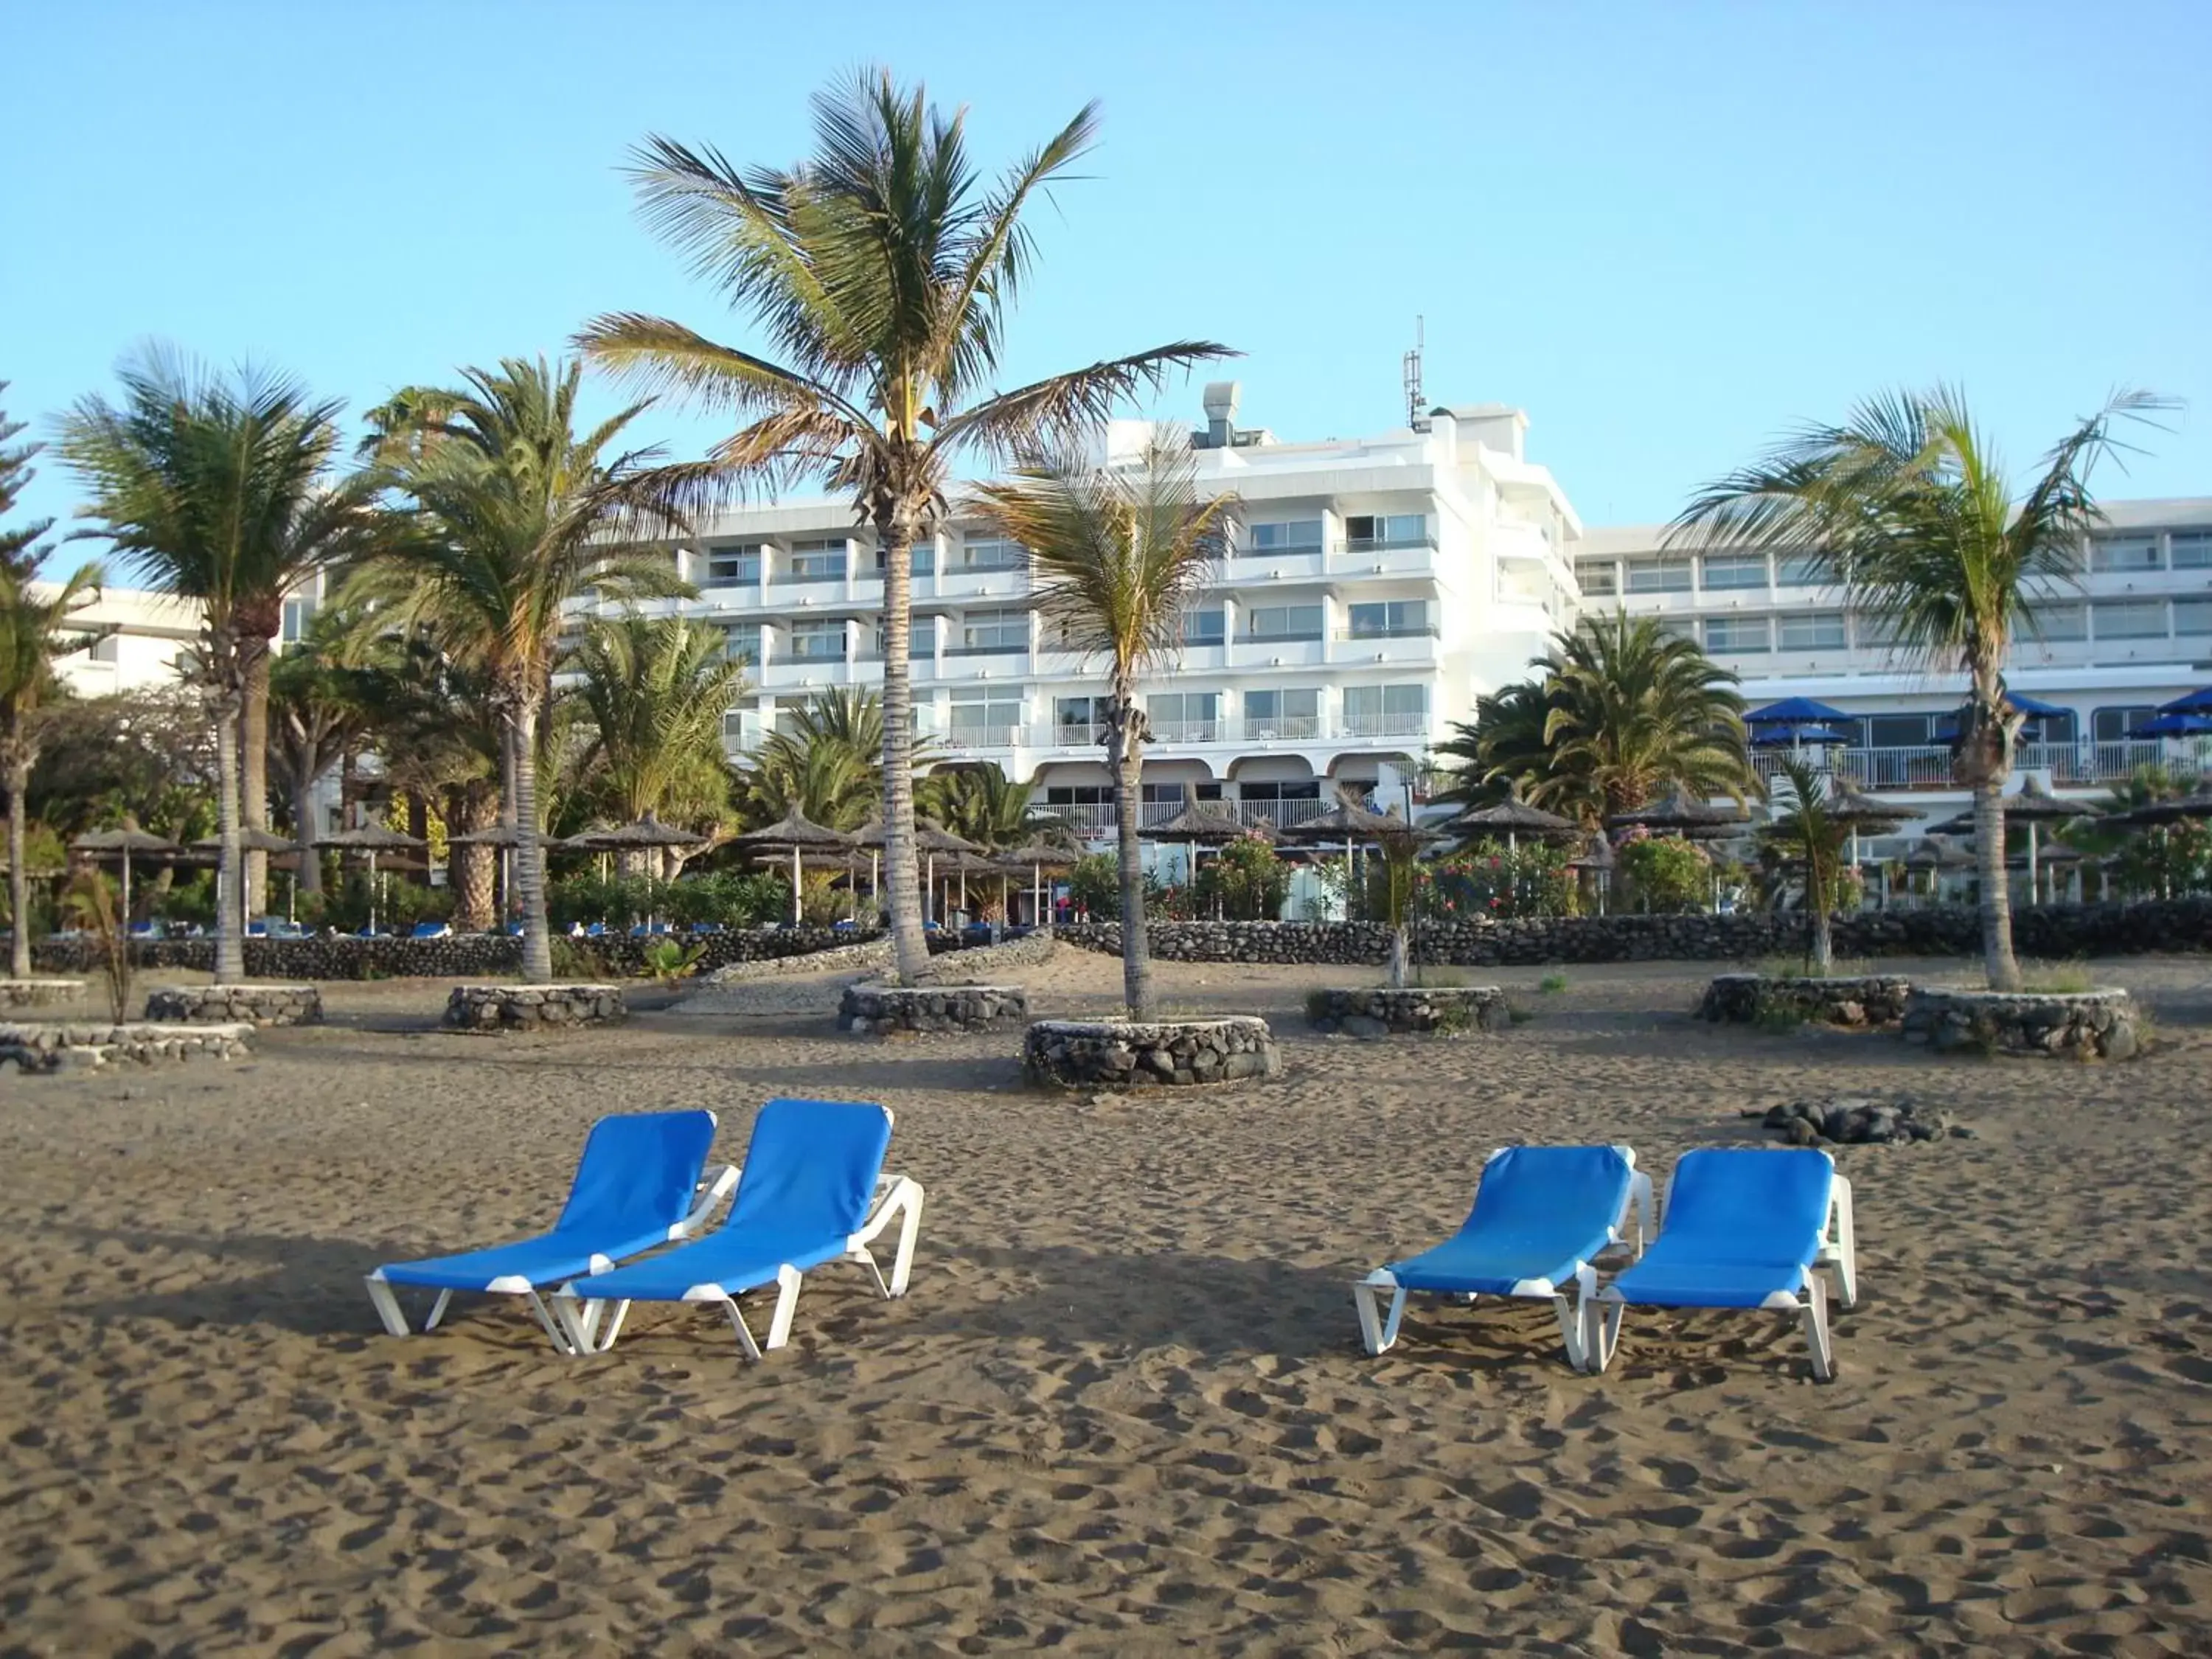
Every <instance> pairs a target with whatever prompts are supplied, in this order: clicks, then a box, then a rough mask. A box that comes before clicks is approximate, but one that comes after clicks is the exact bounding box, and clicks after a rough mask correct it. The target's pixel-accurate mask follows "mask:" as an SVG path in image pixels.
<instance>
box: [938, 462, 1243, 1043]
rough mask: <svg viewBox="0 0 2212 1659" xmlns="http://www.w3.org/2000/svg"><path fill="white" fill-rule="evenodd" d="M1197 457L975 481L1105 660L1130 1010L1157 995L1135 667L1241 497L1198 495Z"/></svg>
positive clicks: (1165, 642) (1139, 1010) (1053, 467)
mask: <svg viewBox="0 0 2212 1659" xmlns="http://www.w3.org/2000/svg"><path fill="white" fill-rule="evenodd" d="M1197 476H1198V465H1197V462H1196V461H1195V459H1194V458H1193V457H1192V455H1191V453H1190V451H1189V450H1188V448H1173V447H1170V445H1169V442H1168V441H1167V439H1166V438H1165V436H1164V435H1162V436H1161V437H1158V438H1156V439H1155V440H1154V441H1153V442H1152V445H1151V446H1150V447H1149V448H1148V449H1147V451H1146V455H1145V459H1144V462H1143V465H1141V467H1139V469H1137V470H1136V471H1127V472H1125V471H1108V470H1104V469H1101V468H1097V467H1093V466H1091V465H1087V464H1086V463H1085V462H1083V461H1081V460H1079V459H1073V458H1065V457H1064V458H1061V459H1056V460H1051V461H1048V462H1043V463H1041V464H1038V465H1030V466H1024V467H1022V468H1019V469H1018V470H1017V471H1016V472H1015V473H1014V475H1013V477H1011V478H1009V479H1007V480H1006V482H1004V483H994V484H986V485H984V486H982V487H981V489H978V491H977V492H976V498H975V512H976V514H977V516H978V517H980V518H981V520H983V522H984V523H985V524H987V525H988V526H991V527H992V528H993V529H994V530H996V531H997V532H999V533H1000V534H1001V535H1003V536H1006V537H1007V538H1009V539H1011V540H1013V541H1016V542H1018V543H1020V544H1022V545H1023V546H1024V547H1026V548H1028V549H1029V551H1030V570H1031V572H1032V574H1033V577H1034V580H1035V581H1036V602H1037V609H1038V610H1039V611H1041V612H1042V614H1043V615H1044V617H1046V619H1047V620H1048V621H1052V622H1057V623H1060V624H1061V625H1062V626H1063V628H1064V629H1066V637H1067V639H1068V640H1069V641H1070V643H1071V645H1072V647H1073V648H1074V649H1076V650H1078V651H1081V652H1084V653H1097V654H1099V655H1103V656H1104V657H1105V658H1106V659H1107V670H1106V687H1107V695H1106V704H1107V708H1106V720H1105V727H1106V731H1105V744H1106V753H1107V763H1108V765H1109V766H1110V767H1111V768H1112V769H1113V773H1114V801H1115V818H1116V821H1117V823H1118V825H1119V836H1120V852H1121V978H1122V994H1123V996H1124V998H1125V999H1126V1000H1127V1003H1128V1006H1129V1014H1130V1018H1133V1019H1144V1018H1148V1017H1149V1016H1150V1014H1151V1012H1152V953H1151V951H1150V949H1149V946H1148V944H1147V941H1146V937H1145V867H1144V855H1143V851H1142V848H1141V847H1140V846H1139V835H1140V830H1141V826H1140V824H1139V822H1138V818H1139V801H1140V800H1141V799H1142V797H1143V790H1142V789H1141V787H1139V785H1140V781H1141V779H1142V776H1143V772H1144V764H1145V759H1144V747H1145V738H1146V726H1145V715H1144V711H1143V710H1142V709H1141V708H1139V707H1138V706H1137V677H1138V675H1139V673H1140V672H1142V671H1145V670H1146V669H1147V668H1150V667H1152V666H1154V665H1157V664H1158V663H1159V662H1161V661H1162V660H1164V659H1167V658H1169V657H1171V656H1173V655H1175V654H1176V652H1177V651H1178V650H1179V649H1180V647H1181V644H1182V613H1183V611H1184V609H1185V607H1186V606H1188V605H1189V604H1190V602H1191V601H1192V600H1194V599H1196V598H1197V597H1198V594H1199V592H1200V589H1202V588H1203V587H1204V586H1206V580H1207V578H1208V577H1209V575H1210V574H1212V567H1213V562H1214V561H1215V560H1217V559H1218V558H1219V557H1220V556H1221V552H1222V545H1223V540H1224V536H1225V531H1226V529H1227V515H1228V513H1229V510H1230V508H1231V507H1232V506H1233V505H1234V497H1232V496H1229V495H1212V496H1207V497H1205V498H1202V499H1201V498H1200V495H1199V493H1198V489H1197Z"/></svg>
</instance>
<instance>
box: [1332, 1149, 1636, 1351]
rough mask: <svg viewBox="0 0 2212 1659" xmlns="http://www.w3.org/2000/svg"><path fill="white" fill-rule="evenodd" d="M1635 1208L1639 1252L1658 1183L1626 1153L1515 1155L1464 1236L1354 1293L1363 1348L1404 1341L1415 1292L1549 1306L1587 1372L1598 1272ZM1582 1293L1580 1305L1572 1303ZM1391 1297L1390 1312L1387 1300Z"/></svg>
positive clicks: (1498, 1169) (1505, 1158) (1382, 1272)
mask: <svg viewBox="0 0 2212 1659" xmlns="http://www.w3.org/2000/svg"><path fill="white" fill-rule="evenodd" d="M1632 1201H1633V1203H1634V1204H1635V1206H1636V1212H1637V1217H1638V1228H1637V1232H1636V1243H1635V1245H1634V1246H1633V1247H1632V1248H1634V1249H1642V1247H1643V1243H1644V1236H1645V1235H1646V1234H1647V1233H1648V1232H1649V1231H1650V1227H1651V1177H1650V1176H1647V1175H1644V1174H1642V1173H1640V1172H1639V1171H1638V1170H1637V1168H1636V1154H1635V1153H1634V1152H1632V1151H1630V1150H1629V1149H1628V1148H1627V1147H1626V1146H1506V1147H1501V1148H1499V1149H1498V1151H1497V1152H1492V1154H1491V1155H1490V1157H1489V1158H1488V1160H1487V1161H1486V1162H1485V1163H1484V1164H1483V1166H1482V1176H1481V1179H1480V1182H1478V1184H1477V1185H1476V1188H1475V1192H1474V1206H1473V1207H1472V1208H1471V1209H1470V1210H1469V1211H1468V1218H1467V1220H1466V1221H1465V1222H1464V1223H1463V1224H1462V1225H1461V1227H1460V1230H1459V1231H1458V1232H1457V1233H1456V1234H1455V1235H1454V1236H1453V1237H1450V1238H1448V1239H1446V1240H1445V1241H1444V1242H1443V1243H1441V1244H1439V1245H1437V1247H1436V1248H1435V1249H1430V1250H1424V1251H1422V1252H1421V1254H1420V1255H1416V1256H1411V1257H1408V1258H1407V1260H1405V1261H1394V1262H1392V1263H1391V1264H1390V1265H1389V1267H1377V1268H1376V1270H1375V1271H1374V1272H1373V1273H1370V1274H1368V1275H1367V1277H1366V1278H1365V1279H1362V1280H1361V1281H1360V1282H1359V1283H1358V1284H1357V1285H1353V1286H1352V1301H1353V1304H1354V1306H1355V1307H1356V1308H1357V1309H1358V1313H1359V1335H1360V1340H1362V1341H1363V1342H1364V1343H1365V1345H1366V1347H1367V1352H1370V1353H1371V1354H1377V1353H1381V1352H1383V1351H1384V1350H1386V1349H1387V1348H1389V1346H1390V1345H1391V1344H1392V1343H1394V1342H1395V1341H1396V1340H1398V1324H1399V1322H1400V1321H1401V1319H1403V1318H1404V1317H1405V1313H1406V1297H1407V1293H1408V1292H1409V1291H1435V1292H1441V1293H1443V1294H1445V1295H1449V1296H1463V1297H1466V1298H1467V1299H1468V1301H1470V1302H1472V1301H1474V1299H1475V1298H1476V1297H1481V1296H1512V1297H1543V1298H1547V1299H1548V1300H1550V1302H1551V1303H1552V1304H1553V1307H1554V1308H1555V1309H1556V1310H1558V1313H1559V1334H1560V1336H1561V1337H1562V1339H1563V1340H1565V1344H1566V1350H1567V1363H1568V1364H1571V1365H1572V1366H1573V1367H1574V1368H1575V1369H1576V1370H1581V1369H1582V1368H1583V1313H1582V1310H1583V1308H1584V1307H1586V1306H1587V1305H1588V1304H1589V1297H1590V1295H1591V1293H1592V1291H1594V1290H1595V1287H1596V1282H1597V1280H1596V1273H1595V1269H1594V1268H1593V1267H1592V1266H1591V1263H1592V1262H1593V1261H1595V1259H1596V1258H1597V1257H1598V1256H1599V1255H1601V1253H1603V1252H1604V1251H1606V1250H1608V1249H1613V1248H1615V1247H1617V1246H1620V1245H1621V1244H1622V1243H1623V1240H1622V1237H1621V1229H1622V1227H1623V1225H1625V1224H1626V1221H1627V1219H1628V1212H1629V1206H1630V1204H1631V1202H1632ZM1570 1284H1571V1285H1574V1286H1576V1291H1577V1297H1578V1298H1579V1300H1578V1301H1577V1302H1573V1303H1571V1302H1569V1301H1568V1299H1567V1294H1566V1287H1567V1286H1568V1285H1570ZM1383 1291H1389V1292H1390V1310H1389V1314H1388V1315H1387V1316H1383V1315H1382V1314H1381V1313H1380V1311H1379V1310H1378V1308H1377V1305H1376V1304H1377V1298H1378V1297H1379V1296H1380V1295H1381V1293H1382V1292H1383Z"/></svg>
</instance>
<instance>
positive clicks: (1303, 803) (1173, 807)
mask: <svg viewBox="0 0 2212 1659" xmlns="http://www.w3.org/2000/svg"><path fill="white" fill-rule="evenodd" d="M1199 805H1200V806H1202V807H1204V808H1205V809H1206V811H1209V812H1221V813H1225V814H1226V815H1228V816H1229V817H1233V818H1235V819H1236V820H1237V822H1238V823H1243V824H1248V825H1258V824H1260V823H1271V824H1273V826H1274V827H1275V828H1276V829H1288V828H1290V826H1291V825H1292V824H1294V823H1304V822H1306V820H1307V819H1309V818H1317V817H1320V816H1321V815H1322V813H1323V812H1325V811H1329V810H1330V806H1329V803H1328V802H1327V801H1324V800H1320V799H1301V800H1206V801H1200V803H1199ZM1182 806H1183V804H1182V801H1181V800H1148V801H1146V802H1145V803H1143V805H1141V807H1140V808H1139V816H1138V819H1137V822H1138V823H1139V826H1140V827H1141V828H1143V829H1145V830H1146V831H1147V832H1149V831H1151V830H1153V829H1158V827H1159V826H1160V825H1161V824H1163V823H1166V822H1167V821H1168V820H1169V819H1170V818H1171V817H1175V815H1176V813H1178V812H1180V811H1182ZM1036 811H1038V812H1040V813H1042V814H1047V815H1048V816H1050V817H1055V818H1058V819H1060V821H1061V822H1062V823H1066V824H1067V825H1068V826H1069V827H1070V828H1072V829H1074V830H1075V831H1076V832H1077V833H1078V834H1079V835H1083V836H1088V837H1091V838H1092V839H1094V840H1096V839H1098V838H1101V837H1103V836H1111V835H1112V834H1113V833H1114V832H1115V829H1117V828H1118V827H1119V825H1120V823H1121V820H1120V818H1119V817H1117V816H1116V814H1115V810H1114V803H1113V802H1111V801H1085V802H1083V803H1082V804H1080V805H1057V806H1055V805H1044V806H1040V807H1038V808H1037V809H1036Z"/></svg>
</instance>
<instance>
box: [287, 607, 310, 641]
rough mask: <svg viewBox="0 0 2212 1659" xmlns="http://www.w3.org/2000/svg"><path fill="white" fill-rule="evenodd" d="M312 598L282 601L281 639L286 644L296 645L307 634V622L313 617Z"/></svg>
mask: <svg viewBox="0 0 2212 1659" xmlns="http://www.w3.org/2000/svg"><path fill="white" fill-rule="evenodd" d="M314 615H315V602H314V601H313V599H287V600H285V601H284V621H283V639H284V643H285V644H287V645H297V644H299V642H300V641H301V640H303V639H305V638H307V624H308V623H310V622H312V621H313V619H314Z"/></svg>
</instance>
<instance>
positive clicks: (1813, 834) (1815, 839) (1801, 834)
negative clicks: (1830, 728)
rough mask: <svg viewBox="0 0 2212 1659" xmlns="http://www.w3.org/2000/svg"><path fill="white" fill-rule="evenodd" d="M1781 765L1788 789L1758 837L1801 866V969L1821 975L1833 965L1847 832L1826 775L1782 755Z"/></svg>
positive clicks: (1847, 840)
mask: <svg viewBox="0 0 2212 1659" xmlns="http://www.w3.org/2000/svg"><path fill="white" fill-rule="evenodd" d="M1779 775H1780V776H1781V777H1782V778H1783V779H1784V781H1786V782H1787V783H1788V785H1789V789H1788V791H1787V793H1786V794H1785V795H1784V798H1783V799H1779V800H1778V801H1777V802H1776V805H1775V818H1774V822H1773V823H1770V824H1767V825H1765V827H1763V828H1762V829H1760V831H1759V839H1760V841H1762V842H1765V845H1766V846H1767V847H1769V848H1771V849H1772V850H1773V851H1774V852H1776V853H1778V854H1780V855H1781V856H1782V857H1783V858H1784V859H1788V860H1795V861H1796V863H1797V864H1799V865H1800V866H1802V868H1803V870H1804V872H1805V916H1806V921H1807V926H1808V933H1807V945H1806V957H1805V967H1806V971H1807V972H1808V973H1812V974H1825V973H1826V972H1827V971H1828V970H1829V969H1831V968H1832V967H1833V966H1834V965H1835V960H1836V948H1835V931H1834V927H1833V926H1832V922H1831V920H1830V918H1831V917H1832V915H1833V914H1834V911H1835V908H1836V904H1837V902H1838V897H1839V896H1840V891H1841V887H1842V882H1843V875H1844V852H1845V851H1846V849H1847V848H1848V847H1849V845H1850V838H1851V829H1850V825H1849V824H1847V823H1841V822H1839V821H1838V820H1837V819H1835V818H1833V817H1830V816H1829V813H1828V809H1827V794H1826V783H1825V782H1824V776H1825V775H1824V774H1823V773H1822V772H1821V771H1820V769H1819V768H1818V767H1816V766H1814V764H1813V763H1812V762H1810V761H1808V760H1806V759H1804V758H1802V757H1797V756H1790V755H1784V756H1783V757H1781V758H1780V761H1779Z"/></svg>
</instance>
